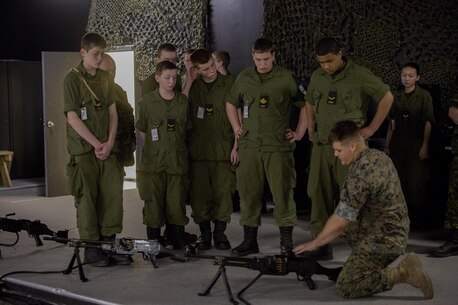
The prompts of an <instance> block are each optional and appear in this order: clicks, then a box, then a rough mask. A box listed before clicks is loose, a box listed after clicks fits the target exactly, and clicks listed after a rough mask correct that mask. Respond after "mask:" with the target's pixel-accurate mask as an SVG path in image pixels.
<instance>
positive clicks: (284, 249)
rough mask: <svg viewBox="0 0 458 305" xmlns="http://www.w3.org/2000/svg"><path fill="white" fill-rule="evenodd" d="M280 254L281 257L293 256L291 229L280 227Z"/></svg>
mask: <svg viewBox="0 0 458 305" xmlns="http://www.w3.org/2000/svg"><path fill="white" fill-rule="evenodd" d="M280 254H281V255H283V256H294V253H293V227H280Z"/></svg>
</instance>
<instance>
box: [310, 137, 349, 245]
mask: <svg viewBox="0 0 458 305" xmlns="http://www.w3.org/2000/svg"><path fill="white" fill-rule="evenodd" d="M347 172H348V167H347V166H343V165H342V163H341V162H340V160H339V159H338V158H336V157H335V156H334V150H333V149H332V146H331V145H323V144H315V143H314V144H313V146H312V156H311V160H310V172H309V179H308V186H307V193H308V195H309V197H310V199H311V201H312V211H311V215H310V231H311V232H312V235H313V236H316V235H318V233H320V232H321V230H323V228H324V225H325V224H326V221H327V220H328V218H329V217H330V216H331V215H332V214H333V213H334V209H335V207H336V204H337V203H338V201H339V196H340V189H341V188H342V185H343V183H344V181H345V177H346V176H347Z"/></svg>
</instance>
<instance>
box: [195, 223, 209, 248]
mask: <svg viewBox="0 0 458 305" xmlns="http://www.w3.org/2000/svg"><path fill="white" fill-rule="evenodd" d="M199 228H200V236H199V238H198V239H197V241H196V246H197V248H198V249H199V250H208V249H210V248H211V246H212V228H211V224H210V220H206V221H203V222H201V223H199Z"/></svg>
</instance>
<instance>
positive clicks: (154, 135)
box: [151, 128, 159, 142]
mask: <svg viewBox="0 0 458 305" xmlns="http://www.w3.org/2000/svg"><path fill="white" fill-rule="evenodd" d="M151 139H152V140H153V142H154V141H158V140H159V131H158V130H157V128H153V129H151Z"/></svg>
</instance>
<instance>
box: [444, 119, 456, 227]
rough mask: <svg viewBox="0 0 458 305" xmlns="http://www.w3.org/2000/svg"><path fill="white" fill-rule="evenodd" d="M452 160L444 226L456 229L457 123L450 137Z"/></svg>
mask: <svg viewBox="0 0 458 305" xmlns="http://www.w3.org/2000/svg"><path fill="white" fill-rule="evenodd" d="M452 152H453V160H452V164H451V165H450V176H449V182H448V199H447V212H446V214H445V228H447V229H455V230H457V229H458V125H455V124H454V129H453V138H452Z"/></svg>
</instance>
